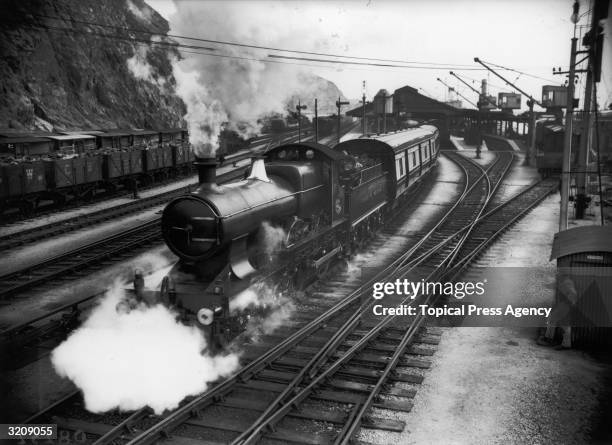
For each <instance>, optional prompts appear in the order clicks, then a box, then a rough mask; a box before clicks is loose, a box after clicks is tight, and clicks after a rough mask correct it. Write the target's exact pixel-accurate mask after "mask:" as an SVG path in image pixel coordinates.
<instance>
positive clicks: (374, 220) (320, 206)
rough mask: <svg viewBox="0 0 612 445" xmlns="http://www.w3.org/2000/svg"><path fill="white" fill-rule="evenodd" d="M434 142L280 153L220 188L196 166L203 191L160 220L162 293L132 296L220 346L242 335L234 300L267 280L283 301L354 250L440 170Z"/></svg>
mask: <svg viewBox="0 0 612 445" xmlns="http://www.w3.org/2000/svg"><path fill="white" fill-rule="evenodd" d="M438 136H439V133H438V130H437V129H436V127H433V126H427V125H424V126H421V127H417V128H413V129H409V130H405V131H399V132H396V133H392V134H385V135H381V136H374V137H364V138H360V139H354V140H349V141H345V142H342V143H340V144H338V145H337V146H336V147H335V148H334V149H330V148H329V147H327V146H324V145H321V144H317V143H312V142H304V143H291V144H287V145H282V146H279V147H276V148H273V149H271V150H269V151H268V152H267V153H266V162H265V164H264V161H263V159H261V158H260V159H256V160H255V161H254V162H253V164H252V166H251V169H250V172H247V173H250V174H249V176H248V177H246V174H245V179H244V180H242V181H239V182H235V183H230V184H225V185H217V184H216V182H215V175H216V173H215V171H216V161H215V160H214V159H197V160H196V162H195V165H196V168H197V169H198V173H199V179H200V186H199V188H198V189H197V190H196V191H194V192H192V193H190V194H188V195H185V196H182V197H179V198H176V199H174V200H173V201H171V202H170V203H169V204H168V205H167V206H166V208H165V209H164V211H163V215H162V223H161V224H162V234H163V237H164V239H165V241H166V243H167V245H168V246H169V248H170V249H171V250H172V251H173V252H174V253H175V254H176V255H177V256H178V257H179V260H178V262H177V263H176V264H175V265H174V266H173V268H172V270H171V271H170V272H169V273H168V275H167V276H166V277H165V278H164V279H163V281H162V286H161V290H160V291H159V292H157V291H155V292H153V291H146V290H143V289H142V288H140V289H137V292H136V293H137V295H138V296H139V297H140V298H142V299H144V300H145V301H146V302H147V303H149V304H153V303H157V302H160V301H161V302H163V303H164V304H168V305H171V306H173V307H175V308H176V309H177V310H178V311H179V313H180V314H181V318H182V319H183V320H184V321H187V322H193V323H194V324H196V325H198V326H199V327H201V328H202V329H203V330H204V331H205V332H206V333H207V335H208V336H209V339H211V340H212V343H213V345H216V346H221V345H223V344H224V343H225V342H226V341H229V340H230V339H231V338H232V337H233V336H234V335H235V334H236V333H237V332H238V331H240V330H242V329H244V327H245V323H246V319H245V317H243V316H242V315H241V314H240V313H236V312H237V311H232V308H231V306H232V299H233V298H235V297H236V296H237V295H238V294H239V293H240V292H241V291H243V290H244V289H246V288H247V287H249V285H250V284H251V283H252V279H253V278H255V277H261V276H267V277H270V278H273V279H274V282H275V283H278V284H277V286H278V287H277V288H276V291H278V292H282V291H283V290H285V289H287V288H290V287H292V286H302V285H304V284H306V283H308V282H310V281H311V280H313V279H315V278H316V276H317V275H318V274H320V273H322V271H324V270H326V269H327V268H328V267H329V265H330V264H331V263H332V262H333V261H334V260H336V259H338V258H342V257H344V256H346V255H348V254H350V252H352V251H354V250H355V249H356V248H357V247H358V245H359V244H360V243H361V242H363V241H364V239H366V238H367V237H368V236H369V235H370V234H371V233H372V232H373V231H374V230H375V229H376V228H377V227H379V226H380V225H381V224H383V223H384V221H385V219H387V218H388V217H390V215H391V214H392V213H393V210H394V209H395V208H396V207H398V206H400V205H401V204H402V202H403V201H404V200H405V199H406V198H407V196H408V195H409V193H410V191H411V189H412V186H413V185H414V184H416V183H417V182H418V181H419V180H420V179H421V178H422V177H423V176H424V175H425V174H426V173H427V172H428V171H429V170H431V169H432V168H433V167H434V166H435V165H436V163H437V158H438V155H439V139H438ZM270 227H272V229H270ZM270 231H271V232H272V233H274V234H276V235H277V236H276V238H275V239H273V240H271V239H270V237H269V236H268V235H269V233H268V232H270ZM279 234H280V236H278V235H279ZM273 238H274V237H273ZM136 287H137V286H135V288H136Z"/></svg>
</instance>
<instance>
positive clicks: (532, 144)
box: [474, 57, 544, 165]
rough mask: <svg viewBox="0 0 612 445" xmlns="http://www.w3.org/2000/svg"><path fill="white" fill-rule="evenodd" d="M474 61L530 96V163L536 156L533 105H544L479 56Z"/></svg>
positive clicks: (526, 163) (528, 157)
mask: <svg viewBox="0 0 612 445" xmlns="http://www.w3.org/2000/svg"><path fill="white" fill-rule="evenodd" d="M474 62H476V63H480V64H481V65H482V66H484V67H485V68H486V69H487V70H489V71H491V72H492V73H493V74H495V75H496V76H497V77H499V78H500V79H501V80H503V81H504V82H506V84H507V85H510V86H511V87H512V88H514V89H515V90H517V91H518V92H520V93H521V94H523V95H524V96H526V97H527V98H528V100H527V106H528V107H529V148H528V150H527V154H526V155H525V165H529V162H530V159H531V158H532V157H533V156H534V154H535V113H534V111H533V106H534V104H538V105H539V106H541V107H542V108H544V107H543V106H542V104H541V103H540V102H538V101H537V100H536V99H535V98H534V97H533V96H532V95H531V94H527V93H526V92H524V91H523V90H521V89H520V88H519V87H517V86H516V85H515V84H514V83H512V82H510V81H509V80H508V79H506V78H505V77H504V76H502V75H501V74H499V73H498V72H496V71H495V70H494V69H493V68H491V67H490V66H488V65H486V64H485V63H484V62H483V61H482V60H480V59H479V58H478V57H474Z"/></svg>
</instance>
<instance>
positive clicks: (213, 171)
mask: <svg viewBox="0 0 612 445" xmlns="http://www.w3.org/2000/svg"><path fill="white" fill-rule="evenodd" d="M217 164H218V162H217V160H216V159H215V158H198V157H196V160H195V162H194V163H193V165H195V168H196V169H197V170H198V181H199V182H200V185H202V184H209V185H217Z"/></svg>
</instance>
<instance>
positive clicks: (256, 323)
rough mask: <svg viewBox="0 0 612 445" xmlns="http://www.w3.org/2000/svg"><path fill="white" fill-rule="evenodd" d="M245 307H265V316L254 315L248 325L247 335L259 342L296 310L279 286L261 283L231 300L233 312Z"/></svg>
mask: <svg viewBox="0 0 612 445" xmlns="http://www.w3.org/2000/svg"><path fill="white" fill-rule="evenodd" d="M245 309H265V312H264V313H263V317H260V316H254V317H252V318H251V319H250V320H249V323H248V324H247V327H246V336H247V337H249V338H251V340H252V341H254V342H257V340H258V338H259V337H260V336H261V335H267V334H270V333H272V332H274V331H275V330H276V329H277V328H279V327H280V326H282V325H283V322H284V321H285V320H287V319H288V318H289V317H291V314H293V312H294V311H295V305H294V303H293V301H291V300H290V299H289V298H288V296H286V295H284V294H282V293H280V292H279V290H278V288H277V287H270V286H268V285H266V284H261V283H260V284H257V285H254V286H252V287H250V288H248V289H246V290H244V291H243V292H241V293H240V294H238V295H237V296H236V297H235V298H234V299H233V300H232V301H230V311H231V312H233V313H236V312H239V311H243V310H245Z"/></svg>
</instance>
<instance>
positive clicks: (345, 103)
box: [336, 96, 349, 144]
mask: <svg viewBox="0 0 612 445" xmlns="http://www.w3.org/2000/svg"><path fill="white" fill-rule="evenodd" d="M348 104H349V103H348V102H346V101H344V102H343V101H342V100H341V98H340V96H338V100H337V101H336V107H337V108H338V144H339V143H340V107H341V106H342V105H348Z"/></svg>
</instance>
